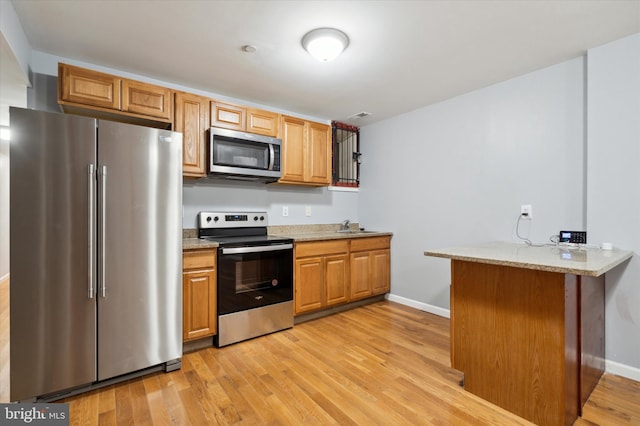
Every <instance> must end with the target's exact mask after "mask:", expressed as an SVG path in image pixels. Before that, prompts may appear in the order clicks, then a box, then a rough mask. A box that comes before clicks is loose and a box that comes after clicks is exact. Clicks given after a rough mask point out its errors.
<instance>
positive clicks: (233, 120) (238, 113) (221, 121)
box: [211, 101, 247, 132]
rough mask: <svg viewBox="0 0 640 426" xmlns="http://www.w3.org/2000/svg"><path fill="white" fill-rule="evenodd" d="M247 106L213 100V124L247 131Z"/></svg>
mask: <svg viewBox="0 0 640 426" xmlns="http://www.w3.org/2000/svg"><path fill="white" fill-rule="evenodd" d="M246 114H247V110H246V108H243V107H241V106H238V105H232V104H225V103H222V102H215V101H213V102H211V126H213V127H222V128H224V129H231V130H240V131H243V132H244V131H245V128H246Z"/></svg>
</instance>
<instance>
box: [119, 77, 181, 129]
mask: <svg viewBox="0 0 640 426" xmlns="http://www.w3.org/2000/svg"><path fill="white" fill-rule="evenodd" d="M122 110H123V111H126V112H130V113H136V114H143V115H148V116H151V117H158V118H162V119H165V120H171V90H170V89H168V88H166V87H160V86H155V85H153V84H147V83H141V82H139V81H133V80H122Z"/></svg>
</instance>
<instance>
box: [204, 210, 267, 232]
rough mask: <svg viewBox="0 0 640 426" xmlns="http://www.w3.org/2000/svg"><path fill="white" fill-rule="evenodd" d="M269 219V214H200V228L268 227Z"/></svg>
mask: <svg viewBox="0 0 640 426" xmlns="http://www.w3.org/2000/svg"><path fill="white" fill-rule="evenodd" d="M267 217H268V216H267V212H250V213H248V212H242V213H235V212H200V213H198V227H199V228H201V229H206V228H244V227H254V226H267V225H268V223H267V222H268V220H267Z"/></svg>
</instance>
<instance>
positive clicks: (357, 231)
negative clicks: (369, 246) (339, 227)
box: [336, 229, 376, 234]
mask: <svg viewBox="0 0 640 426" xmlns="http://www.w3.org/2000/svg"><path fill="white" fill-rule="evenodd" d="M336 232H338V233H340V234H375V233H376V231H361V230H359V229H356V230H351V229H349V230H347V231H336Z"/></svg>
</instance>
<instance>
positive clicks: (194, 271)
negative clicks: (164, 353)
mask: <svg viewBox="0 0 640 426" xmlns="http://www.w3.org/2000/svg"><path fill="white" fill-rule="evenodd" d="M182 269H183V273H182V339H183V340H184V341H188V340H193V339H199V338H202V337H207V336H213V335H214V334H216V330H217V310H216V291H217V287H216V250H215V249H199V250H185V251H184V252H183V254H182Z"/></svg>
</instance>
